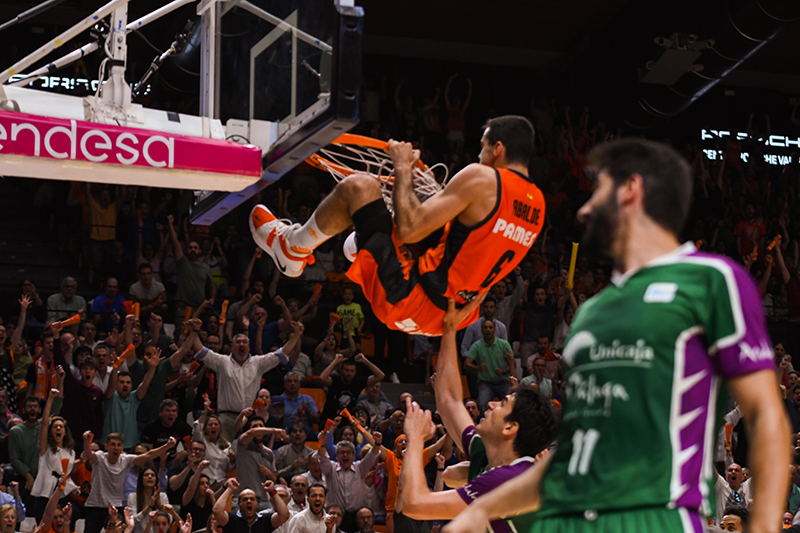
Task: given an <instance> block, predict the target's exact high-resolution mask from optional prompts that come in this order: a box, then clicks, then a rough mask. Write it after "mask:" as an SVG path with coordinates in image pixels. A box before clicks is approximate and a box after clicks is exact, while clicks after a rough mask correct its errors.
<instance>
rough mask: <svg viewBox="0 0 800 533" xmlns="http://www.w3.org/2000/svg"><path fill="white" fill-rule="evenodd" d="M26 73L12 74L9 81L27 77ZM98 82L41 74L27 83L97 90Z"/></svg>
mask: <svg viewBox="0 0 800 533" xmlns="http://www.w3.org/2000/svg"><path fill="white" fill-rule="evenodd" d="M27 77H28V76H27V75H26V74H14V75H13V76H11V78H9V80H8V82H9V83H14V82H15V81H19V80H22V79H25V78H27ZM99 84H100V82H99V81H97V80H88V79H86V78H69V77H66V76H42V77H41V78H39V79H38V80H33V81H31V82H30V83H29V84H28V87H31V88H34V89H67V90H68V91H74V90H75V89H76V88H81V87H83V89H84V90H85V91H86V92H89V91H91V92H95V91H97V86H98V85H99Z"/></svg>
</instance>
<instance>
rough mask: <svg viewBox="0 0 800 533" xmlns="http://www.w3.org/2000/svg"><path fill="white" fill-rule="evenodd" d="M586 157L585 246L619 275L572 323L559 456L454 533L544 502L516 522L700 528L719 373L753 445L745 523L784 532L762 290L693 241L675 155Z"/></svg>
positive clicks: (633, 151)
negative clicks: (751, 499) (592, 184)
mask: <svg viewBox="0 0 800 533" xmlns="http://www.w3.org/2000/svg"><path fill="white" fill-rule="evenodd" d="M588 159H589V161H590V163H591V164H592V165H594V166H595V168H597V169H599V174H598V178H597V187H596V189H595V192H594V194H593V195H592V197H591V199H589V201H588V202H587V203H586V204H585V205H584V206H583V207H581V209H580V210H579V211H578V215H579V217H580V218H581V219H583V220H584V221H585V222H586V233H585V235H584V237H583V241H582V242H583V244H582V246H581V248H583V249H586V248H590V249H594V250H596V251H598V252H601V253H603V254H604V255H607V256H609V257H610V258H611V259H612V260H613V261H614V264H615V267H616V269H617V271H616V272H615V273H614V275H613V277H612V284H611V285H609V286H608V287H607V288H606V289H604V290H603V291H601V292H600V293H598V294H597V296H595V297H593V298H591V299H589V300H587V301H586V302H584V303H583V304H582V305H581V306H580V307H579V308H578V312H577V314H576V315H575V319H574V320H573V322H572V331H571V333H570V336H569V338H568V340H567V343H566V345H565V347H564V350H563V352H562V355H563V361H564V365H565V371H566V373H565V380H566V382H567V386H566V391H565V401H564V403H563V417H562V423H561V431H560V433H559V437H558V441H557V443H558V446H557V450H556V452H555V453H553V454H550V455H548V458H551V460H550V461H549V465H547V463H548V461H547V460H545V461H542V462H540V463H538V464H537V465H535V466H534V467H532V468H531V469H529V470H528V471H526V472H525V473H523V474H521V475H520V476H518V477H516V478H515V479H512V480H511V481H508V482H507V483H505V484H503V485H501V486H500V487H498V488H497V489H495V490H494V491H492V492H490V493H489V494H487V495H485V496H482V497H481V498H479V499H478V500H476V501H475V502H473V504H472V505H470V506H469V507H467V509H465V510H464V511H463V512H462V513H461V514H460V515H459V516H458V518H456V520H454V521H453V522H451V523H450V524H449V525H448V526H447V527H446V528H445V529H444V530H443V531H444V532H445V533H479V532H484V531H486V524H487V522H488V520H489V519H491V518H498V517H503V516H513V515H515V514H517V513H524V512H530V511H535V510H537V509H538V512H535V513H533V514H528V515H522V516H513V518H511V519H510V521H511V522H512V523H513V525H514V527H515V529H516V531H518V532H519V533H549V532H557V531H571V532H573V533H583V532H589V531H592V532H612V531H613V532H615V533H628V532H636V533H639V532H641V531H648V532H651V533H661V532H664V533H666V532H674V531H681V532H689V531H691V532H693V533H700V532H702V531H703V524H704V523H705V522H706V520H705V519H704V518H703V516H711V511H712V507H713V505H714V497H713V496H714V492H713V483H711V481H712V477H713V476H715V474H714V467H713V464H712V461H713V450H714V438H715V436H716V434H717V433H716V432H715V426H716V427H717V428H718V427H719V425H720V421H721V417H720V416H718V414H717V409H718V407H719V406H723V407H724V405H725V403H724V402H725V400H726V399H727V398H726V396H727V394H723V395H720V394H719V389H720V385H721V384H722V382H725V384H726V385H727V387H728V388H729V389H730V391H731V392H732V393H733V396H734V398H735V399H736V400H737V401H738V403H739V406H740V407H741V409H742V412H743V414H744V417H743V418H744V420H745V423H746V425H747V430H748V435H749V436H750V438H751V439H752V441H751V450H753V451H754V452H755V453H753V454H752V456H751V457H750V463H749V464H750V466H751V467H752V470H753V483H754V486H753V492H754V494H755V495H756V496H755V498H756V500H755V504H754V507H753V509H752V519H751V520H750V526H749V529H748V531H749V532H751V533H769V532H772V531H776V530H779V529H780V524H781V517H782V515H783V510H784V507H785V505H786V503H785V502H786V487H788V485H789V479H788V474H789V472H788V470H787V468H786V465H787V464H789V463H790V460H791V456H790V451H789V449H790V448H789V438H790V432H789V425H788V422H787V419H786V412H785V410H784V407H783V404H782V402H781V399H780V396H779V394H778V384H777V382H776V380H775V363H774V361H773V352H772V344H771V343H770V340H769V335H768V333H767V327H766V321H765V319H764V311H763V310H762V307H761V298H760V295H759V291H758V288H757V287H756V285H755V283H754V281H753V280H752V278H750V276H749V275H748V274H747V273H746V272H745V271H744V269H742V267H741V266H740V265H738V264H736V263H734V262H733V261H732V260H730V259H728V258H723V257H720V256H715V255H712V254H706V253H702V252H698V251H697V250H696V249H695V247H694V245H693V244H692V243H691V242H689V243H687V244H684V245H681V244H680V242H679V240H678V235H679V234H680V231H681V229H682V228H683V225H684V223H685V220H686V217H687V216H688V213H689V206H690V203H691V194H692V175H691V169H690V167H689V165H688V164H687V163H686V161H685V160H683V158H682V157H681V156H680V155H679V154H678V153H677V152H675V151H674V150H673V149H672V148H670V147H668V146H666V145H663V144H660V143H653V142H648V141H643V140H639V139H625V140H621V141H615V142H613V143H608V144H603V145H600V146H598V147H596V148H595V149H593V150H592V152H591V153H590V154H589V158H588ZM720 396H721V397H720Z"/></svg>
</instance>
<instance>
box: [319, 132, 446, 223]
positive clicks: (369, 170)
mask: <svg viewBox="0 0 800 533" xmlns="http://www.w3.org/2000/svg"><path fill="white" fill-rule="evenodd" d="M306 162H307V163H308V164H310V165H311V166H313V167H316V168H318V169H320V170H325V171H327V172H330V173H331V175H332V176H333V177H334V179H335V180H336V181H342V180H343V179H345V178H346V177H348V176H350V175H352V174H368V175H370V176H372V177H373V178H375V179H376V180H377V181H378V185H380V188H381V194H382V195H383V200H384V201H385V202H386V206H387V207H388V208H389V211H390V212H392V214H394V208H393V205H392V186H393V185H394V166H393V165H392V160H391V158H390V157H389V143H388V142H386V141H382V140H380V139H374V138H372V137H365V136H363V135H353V134H350V133H345V134H343V135H340V136H339V137H337V138H336V139H335V140H334V141H333V142H332V143H331V144H329V145H328V146H326V147H325V148H321V149H320V150H319V151H318V152H317V153H316V154H314V155H312V156H311V157H309V158H308V159H306ZM437 167H441V168H443V169H444V172H445V177H444V179H443V180H442V183H441V184H439V182H438V181H436V176H435V175H434V172H433V171H434V169H435V168H437ZM447 178H448V176H447V167H446V166H445V165H444V164H443V163H437V164H436V165H433V166H432V167H428V165H426V164H425V163H423V162H422V161H417V163H416V164H415V165H414V168H413V185H414V192H416V193H417V195H418V196H420V197H421V198H420V199H425V198H427V197H430V196H433V195H434V194H436V193H437V192H439V191H441V190H442V188H443V187H444V185H445V183H447Z"/></svg>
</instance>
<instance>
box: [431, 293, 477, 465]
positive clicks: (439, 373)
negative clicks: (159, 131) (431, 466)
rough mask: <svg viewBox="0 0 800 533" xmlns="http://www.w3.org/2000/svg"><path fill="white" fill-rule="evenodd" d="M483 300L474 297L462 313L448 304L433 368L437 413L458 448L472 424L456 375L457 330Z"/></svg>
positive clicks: (461, 310) (449, 302)
mask: <svg viewBox="0 0 800 533" xmlns="http://www.w3.org/2000/svg"><path fill="white" fill-rule="evenodd" d="M484 298H486V292H483V293H481V294H480V295H478V296H477V297H475V298H474V299H473V300H472V301H471V302H470V303H468V304H467V305H465V306H464V307H462V308H461V309H456V302H455V300H452V299H451V300H449V301H448V302H447V313H445V315H444V327H443V332H442V345H441V348H440V349H439V362H438V363H437V366H436V379H435V380H434V393H435V395H436V409H437V410H438V411H439V414H440V415H441V417H442V422H444V427H445V428H446V429H447V432H448V433H449V434H450V437H451V438H452V439H453V441H454V442H455V443H456V445H457V446H458V447H459V448H460V447H461V446H462V443H461V435H462V434H463V433H464V429H465V428H467V427H469V426H471V425H472V424H473V422H472V417H470V416H469V412H468V411H467V408H466V407H464V395H463V392H462V389H461V374H460V372H459V371H458V344H457V343H456V328H458V325H459V324H460V323H461V322H462V321H463V320H464V318H466V317H468V316H469V315H470V313H472V311H473V310H474V309H476V308H478V307H479V306H480V305H481V302H483V299H484ZM462 451H466V450H462Z"/></svg>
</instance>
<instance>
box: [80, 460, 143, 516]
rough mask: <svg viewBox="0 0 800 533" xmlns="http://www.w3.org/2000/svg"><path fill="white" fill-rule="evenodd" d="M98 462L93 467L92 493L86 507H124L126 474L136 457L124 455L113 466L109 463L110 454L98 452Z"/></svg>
mask: <svg viewBox="0 0 800 533" xmlns="http://www.w3.org/2000/svg"><path fill="white" fill-rule="evenodd" d="M95 455H96V456H97V462H96V463H95V464H94V465H92V491H91V492H90V493H89V497H88V498H87V499H86V505H85V506H86V507H103V508H105V507H108V504H109V503H111V505H113V506H114V507H122V505H123V503H124V502H123V501H122V493H123V488H124V485H125V474H126V473H127V472H128V468H129V467H130V466H131V463H133V460H134V459H136V456H135V455H132V454H129V453H123V454H121V455H120V456H119V459H118V460H117V462H116V463H114V464H113V465H112V464H110V463H109V462H108V453H106V452H96V453H95Z"/></svg>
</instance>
